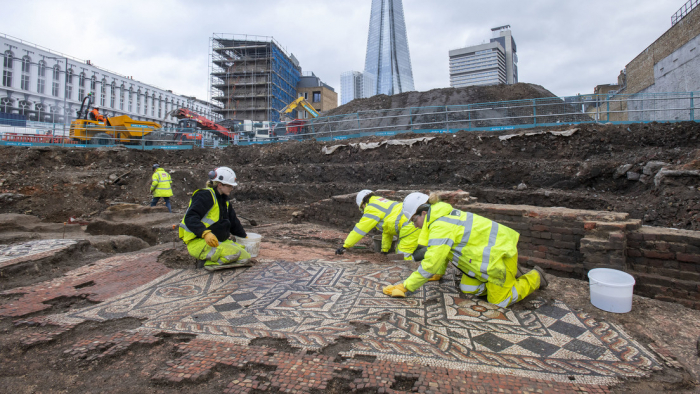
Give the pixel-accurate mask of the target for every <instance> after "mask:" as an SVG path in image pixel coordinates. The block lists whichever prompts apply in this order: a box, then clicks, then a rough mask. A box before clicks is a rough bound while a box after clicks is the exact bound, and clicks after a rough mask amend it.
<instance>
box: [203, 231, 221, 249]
mask: <svg viewBox="0 0 700 394" xmlns="http://www.w3.org/2000/svg"><path fill="white" fill-rule="evenodd" d="M202 238H204V240H205V241H207V245H209V246H211V247H212V248H215V247H217V246H219V240H218V239H217V238H216V235H214V234H213V233H212V232H211V230H206V231H205V232H203V233H202Z"/></svg>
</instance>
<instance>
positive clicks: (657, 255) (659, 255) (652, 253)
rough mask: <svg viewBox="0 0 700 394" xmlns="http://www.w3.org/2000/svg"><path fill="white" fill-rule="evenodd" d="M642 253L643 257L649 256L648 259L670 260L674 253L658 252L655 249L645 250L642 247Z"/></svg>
mask: <svg viewBox="0 0 700 394" xmlns="http://www.w3.org/2000/svg"><path fill="white" fill-rule="evenodd" d="M642 254H643V255H644V257H647V258H650V259H661V260H670V259H673V258H675V257H676V256H675V254H674V253H670V252H658V251H656V250H646V249H642Z"/></svg>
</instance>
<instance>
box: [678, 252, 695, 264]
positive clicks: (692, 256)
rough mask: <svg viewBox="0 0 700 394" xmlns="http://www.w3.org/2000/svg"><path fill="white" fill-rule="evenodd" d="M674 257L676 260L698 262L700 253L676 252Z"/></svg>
mask: <svg viewBox="0 0 700 394" xmlns="http://www.w3.org/2000/svg"><path fill="white" fill-rule="evenodd" d="M676 258H677V259H678V261H683V262H686V263H696V264H700V255H697V254H688V253H676Z"/></svg>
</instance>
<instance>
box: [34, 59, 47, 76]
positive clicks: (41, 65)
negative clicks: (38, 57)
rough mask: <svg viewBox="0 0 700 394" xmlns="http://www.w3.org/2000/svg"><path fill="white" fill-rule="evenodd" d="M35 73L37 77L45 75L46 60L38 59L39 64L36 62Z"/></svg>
mask: <svg viewBox="0 0 700 394" xmlns="http://www.w3.org/2000/svg"><path fill="white" fill-rule="evenodd" d="M36 73H37V74H36V75H37V76H38V77H39V78H44V77H46V62H45V61H43V60H42V61H40V62H39V64H37V69H36Z"/></svg>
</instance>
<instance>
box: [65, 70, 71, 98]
mask: <svg viewBox="0 0 700 394" xmlns="http://www.w3.org/2000/svg"><path fill="white" fill-rule="evenodd" d="M65 94H66V99H67V100H70V99H71V98H72V97H73V69H72V68H70V69H68V71H67V72H66V92H65Z"/></svg>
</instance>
